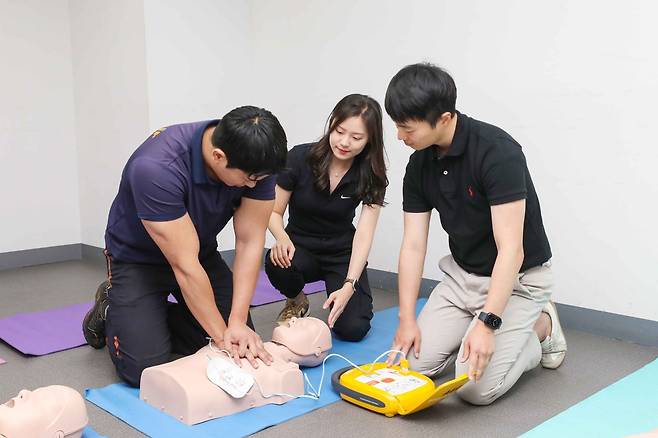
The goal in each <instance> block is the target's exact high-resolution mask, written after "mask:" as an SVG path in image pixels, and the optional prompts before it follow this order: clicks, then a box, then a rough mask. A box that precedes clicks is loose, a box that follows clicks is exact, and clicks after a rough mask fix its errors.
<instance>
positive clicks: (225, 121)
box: [211, 106, 288, 176]
mask: <svg viewBox="0 0 658 438" xmlns="http://www.w3.org/2000/svg"><path fill="white" fill-rule="evenodd" d="M211 141H212V144H213V146H214V147H216V148H219V149H221V150H222V151H224V153H225V154H226V159H227V161H228V162H227V167H229V168H234V169H240V170H242V171H244V172H246V173H247V174H248V175H250V176H261V175H274V174H276V173H277V172H278V171H279V170H280V169H282V168H284V167H285V165H286V156H287V154H288V140H287V138H286V133H285V131H284V130H283V127H282V126H281V124H280V123H279V120H277V118H276V117H275V116H274V114H272V113H271V112H269V111H268V110H266V109H264V108H257V107H255V106H241V107H239V108H235V109H234V110H231V111H230V112H229V113H228V114H226V115H225V116H224V118H222V120H221V121H220V122H219V124H218V125H217V128H216V129H215V131H214V132H213V134H212V138H211Z"/></svg>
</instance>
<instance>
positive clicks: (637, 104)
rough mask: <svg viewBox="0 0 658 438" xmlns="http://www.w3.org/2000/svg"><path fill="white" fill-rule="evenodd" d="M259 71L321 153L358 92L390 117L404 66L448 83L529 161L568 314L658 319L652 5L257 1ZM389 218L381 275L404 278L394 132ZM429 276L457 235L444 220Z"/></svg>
mask: <svg viewBox="0 0 658 438" xmlns="http://www.w3.org/2000/svg"><path fill="white" fill-rule="evenodd" d="M250 4H251V7H252V20H253V23H252V29H254V32H253V34H252V38H253V42H254V60H255V67H254V69H255V70H258V69H259V68H263V67H264V66H272V65H277V66H279V68H270V69H269V75H268V77H267V78H266V79H265V81H266V82H264V83H263V84H262V85H263V88H262V90H261V92H262V94H261V97H262V98H263V100H264V102H265V104H266V105H268V106H270V107H272V108H273V109H274V110H275V111H276V113H277V114H278V115H279V116H280V117H281V119H282V121H283V122H284V126H285V128H286V130H287V132H288V134H289V138H290V139H291V144H295V143H297V142H302V141H308V140H310V139H313V138H316V137H317V136H318V135H319V134H320V132H321V129H322V126H323V123H324V120H325V119H326V116H327V113H328V112H329V111H330V109H331V108H332V107H333V105H334V104H335V102H336V101H337V100H338V99H339V98H340V97H342V96H343V95H345V94H347V93H350V92H362V93H367V94H370V95H372V96H373V97H375V98H377V99H378V100H379V101H380V102H381V103H383V97H384V93H385V89H386V85H387V83H388V81H389V79H390V78H391V76H392V75H393V74H394V73H395V72H396V71H397V70H398V69H399V68H401V67H402V66H404V65H406V64H408V63H412V62H417V61H422V60H429V61H432V62H435V63H438V64H440V65H443V66H445V67H446V68H448V70H450V71H451V72H452V73H453V75H454V77H455V79H456V82H457V85H458V94H459V97H458V108H459V109H460V110H461V111H463V112H465V113H467V114H469V115H471V116H474V117H476V118H480V119H481V120H485V121H489V122H492V123H494V124H498V125H499V126H501V127H503V128H504V129H506V130H507V131H508V132H510V133H511V134H512V135H513V136H514V137H515V138H516V139H517V140H518V141H519V142H521V144H522V145H523V146H524V150H525V153H526V156H527V158H528V162H529V166H530V170H531V172H532V174H533V179H534V182H535V185H536V186H537V190H538V193H539V196H540V200H541V203H542V207H543V211H544V220H545V225H546V229H547V233H548V235H549V239H550V240H551V244H552V246H553V251H554V262H555V265H554V266H555V269H556V273H557V278H558V281H559V283H558V286H557V289H556V291H555V298H556V300H558V301H560V302H563V303H568V304H574V305H578V306H584V307H589V308H593V309H599V310H605V311H609V312H615V313H620V314H625V315H630V316H636V317H642V318H648V319H653V320H656V319H658V298H657V296H656V291H657V290H658V280H657V279H656V278H657V277H656V276H655V275H653V274H652V273H653V272H655V269H656V268H655V263H656V261H657V260H658V257H656V256H657V255H658V250H657V249H656V246H655V245H654V243H655V242H656V241H658V239H657V237H658V236H657V234H658V233H657V232H656V228H655V225H652V224H655V223H657V222H658V218H657V217H656V216H657V214H656V208H655V207H654V206H653V205H652V200H653V199H656V195H657V192H658V183H657V182H656V179H655V178H654V177H653V175H652V174H653V172H652V170H653V167H654V165H655V162H656V159H657V158H658V152H657V150H656V144H655V142H656V141H655V139H654V138H653V137H654V136H653V135H652V134H653V129H652V121H653V120H652V119H653V118H654V117H655V111H654V110H653V106H654V103H655V102H656V100H657V99H658V90H657V88H658V86H657V81H656V80H655V78H656V77H658V59H657V58H656V57H655V55H654V53H655V41H656V40H658V31H656V30H655V27H654V26H652V25H651V20H652V18H651V17H655V16H656V13H658V6H656V5H654V4H651V3H647V2H629V3H627V4H624V5H621V4H619V3H617V2H612V1H610V0H606V1H603V2H600V1H599V2H594V1H589V2H575V3H574V2H567V1H566V0H562V1H557V2H552V3H550V5H548V4H546V5H544V4H541V5H539V4H537V3H536V2H523V1H520V0H518V1H514V2H506V3H500V2H494V3H492V2H487V1H484V0H480V1H469V2H435V1H410V2H405V3H401V2H397V1H374V0H371V1H365V0H364V1H347V0H342V1H336V2H331V3H327V2H322V1H301V0H288V1H278V2H269V1H266V0H252V1H251V3H250ZM385 125H386V145H387V148H388V155H389V158H390V168H389V171H390V173H389V177H390V179H391V186H390V188H389V192H388V201H389V202H390V204H389V206H388V207H386V209H385V210H384V212H383V215H382V218H381V220H380V224H379V229H378V232H377V237H376V242H375V245H374V248H373V251H372V253H371V257H370V266H371V267H373V268H378V269H384V270H389V271H396V270H397V254H398V250H399V244H400V238H401V223H402V215H401V179H402V175H403V173H404V166H405V164H406V161H407V156H408V155H409V151H408V150H405V148H404V147H403V146H401V144H400V143H399V142H398V141H397V140H396V138H395V133H394V130H393V124H392V122H390V119H388V118H387V120H386V122H385ZM430 242H431V246H430V249H429V251H428V258H427V262H426V266H425V275H426V276H428V277H433V278H438V277H439V276H440V275H439V271H438V269H437V268H436V262H437V260H438V258H439V257H440V256H441V255H442V254H445V253H447V252H448V247H447V242H446V236H445V234H444V233H443V231H442V230H441V229H440V225H439V223H438V221H437V220H436V218H434V219H433V224H432V232H431V237H430Z"/></svg>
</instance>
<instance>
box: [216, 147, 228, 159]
mask: <svg viewBox="0 0 658 438" xmlns="http://www.w3.org/2000/svg"><path fill="white" fill-rule="evenodd" d="M212 157H213V158H214V159H215V160H217V161H222V160H227V158H226V153H224V151H223V150H221V149H220V148H213V150H212Z"/></svg>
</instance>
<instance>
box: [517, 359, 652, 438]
mask: <svg viewBox="0 0 658 438" xmlns="http://www.w3.org/2000/svg"><path fill="white" fill-rule="evenodd" d="M656 428H658V359H657V360H654V361H653V362H651V363H650V364H648V365H645V366H644V367H643V368H640V369H639V370H637V371H636V372H634V373H632V374H629V375H628V376H626V377H624V378H623V379H621V380H619V381H617V382H616V383H613V384H612V385H610V386H608V387H607V388H604V389H602V390H601V391H599V392H597V393H596V394H594V395H592V396H591V397H589V398H586V399H585V400H583V401H581V402H580V403H578V404H576V405H574V406H572V407H570V408H569V409H567V410H566V411H564V412H562V413H560V414H558V415H556V416H555V417H553V418H551V419H550V420H547V421H546V422H544V423H542V424H540V425H539V426H537V427H535V428H534V429H532V430H530V431H529V432H527V433H526V434H524V435H522V436H523V437H526V438H535V437H586V436H595V437H597V438H605V437H611V438H612V437H615V438H618V437H622V436H627V435H633V434H638V433H642V432H648V431H650V430H653V429H656Z"/></svg>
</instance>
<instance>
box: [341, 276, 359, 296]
mask: <svg viewBox="0 0 658 438" xmlns="http://www.w3.org/2000/svg"><path fill="white" fill-rule="evenodd" d="M345 283H349V284H351V285H352V290H353V291H354V292H356V284H357V283H358V281H357V280H356V279H354V278H349V277H347V278H346V279H345V280H343V284H345Z"/></svg>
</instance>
